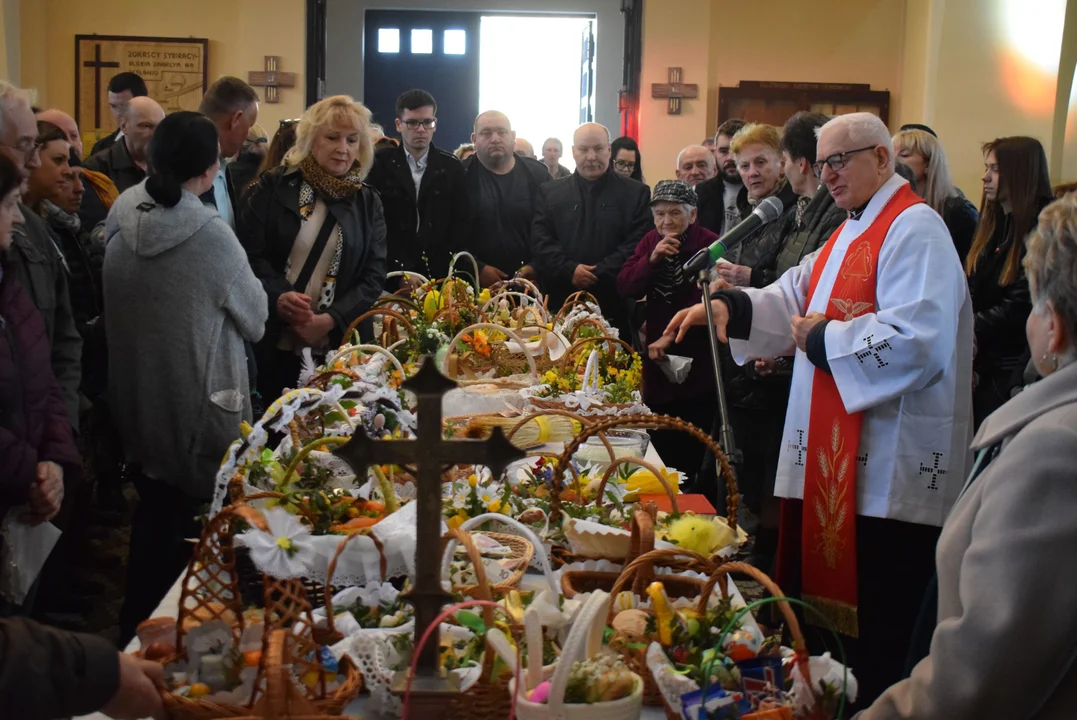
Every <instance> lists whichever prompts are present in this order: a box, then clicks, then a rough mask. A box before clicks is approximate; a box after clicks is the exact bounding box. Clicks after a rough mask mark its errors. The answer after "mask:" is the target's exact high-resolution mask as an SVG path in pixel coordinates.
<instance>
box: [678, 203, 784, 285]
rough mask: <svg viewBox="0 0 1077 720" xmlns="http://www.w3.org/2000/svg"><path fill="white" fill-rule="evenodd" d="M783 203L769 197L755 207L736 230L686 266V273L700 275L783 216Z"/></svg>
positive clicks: (698, 254) (724, 236) (699, 254)
mask: <svg viewBox="0 0 1077 720" xmlns="http://www.w3.org/2000/svg"><path fill="white" fill-rule="evenodd" d="M782 209H783V208H782V201H781V200H779V199H778V198H776V197H768V198H767V199H766V200H764V201H763V202H761V203H759V204H758V205H756V206H755V210H753V211H752V214H751V215H749V216H748V217H746V218H745V219H744V220H742V221H741V222H740V224H739V225H737V226H736V227H735V228H733V229H732V230H730V231H729V232H727V233H726V234H725V235H723V236H722V237H721V238H719V239H718V240H716V241H715V242H714V244H712V245H711V246H710V247H706V248H703V249H702V250H700V251H699V252H697V253H696V254H695V255H693V256H692V258H691V259H690V260H689V261H688V262H686V263H685V264H684V271H685V272H686V273H689V274H691V275H698V274H699V273H701V272H703V271H704V270H706V269H707V268H709V267H710V266H712V265H714V263H716V262H718V261H719V260H720V259H721V258H722V257H723V256H724V255H725V254H726V253H727V252H729V251H730V250H732V249H733V248H735V247H736V246H737V245H740V244H741V243H742V242H744V240H745V239H747V238H748V237H749V236H750V235H752V233H754V232H755V231H756V230H758V229H759V228H761V227H763V226H764V225H766V224H767V223H769V222H774V221H775V220H777V219H778V216H779V215H781V214H782Z"/></svg>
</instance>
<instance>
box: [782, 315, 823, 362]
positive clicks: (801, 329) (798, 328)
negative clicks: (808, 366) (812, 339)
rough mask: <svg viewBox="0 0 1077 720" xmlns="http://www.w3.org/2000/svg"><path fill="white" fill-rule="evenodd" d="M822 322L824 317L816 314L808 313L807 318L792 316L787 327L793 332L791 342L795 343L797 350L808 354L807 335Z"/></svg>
mask: <svg viewBox="0 0 1077 720" xmlns="http://www.w3.org/2000/svg"><path fill="white" fill-rule="evenodd" d="M824 320H826V315H823V314H822V313H817V312H813V313H808V315H807V317H801V316H800V315H794V316H793V319H792V320H791V321H790V323H789V327H790V329H791V330H792V331H793V341H794V342H796V344H797V348H799V349H800V350H801V352H808V333H810V332H811V330H812V328H813V327H815V326H816V325H818V324H819V323H821V322H822V321H824Z"/></svg>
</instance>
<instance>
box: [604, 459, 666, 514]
mask: <svg viewBox="0 0 1077 720" xmlns="http://www.w3.org/2000/svg"><path fill="white" fill-rule="evenodd" d="M629 464H634V465H642V466H643V469H645V470H649V471H650V472H651V473H652V474H653V475H654V476H655V477H656V478H658V482H660V483H662V489H663V490H665V491H666V495H667V496H668V497H669V504H670V509H671V510H672V511H673V514H674V515H677V514H679V513H680V509H679V508H678V507H677V494H676V493H675V492H673V486H671V485H670V484H669V482H668V481H667V480H666V478H665V476H663V475H662V473H661V472H660V471H659V470H658V468H657V467H655V466H654V465H652V464H651V463H650V461H648V460H644V459H643V458H638V457H630V456H625V457H620V458H617V459H616V460H614V461H613V462H612V463H610V465H609V467H607V468H606V472H604V473H602V482H601V483H599V486H598V494H597V495H596V496H595V506H596V507H602V492H603V491H604V490H605V489H606V483H607V482H609V479H610V476H611V475H613V471H614V470H616V469H617V468H618V466H620V465H629Z"/></svg>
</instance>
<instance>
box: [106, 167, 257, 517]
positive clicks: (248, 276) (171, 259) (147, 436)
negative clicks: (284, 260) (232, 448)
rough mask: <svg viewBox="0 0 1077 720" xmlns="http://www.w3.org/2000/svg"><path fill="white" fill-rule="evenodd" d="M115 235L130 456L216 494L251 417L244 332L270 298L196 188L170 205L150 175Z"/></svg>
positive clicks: (116, 308)
mask: <svg viewBox="0 0 1077 720" xmlns="http://www.w3.org/2000/svg"><path fill="white" fill-rule="evenodd" d="M105 236H106V238H108V247H107V249H106V251H105V265H104V285H105V330H106V332H107V335H108V347H109V394H110V397H111V400H112V403H113V416H114V417H115V418H116V421H117V423H118V425H119V430H120V435H121V439H122V441H123V445H124V452H125V454H126V456H127V459H128V460H130V461H132V462H135V463H138V464H140V465H141V469H142V472H143V474H145V475H146V476H148V477H151V478H154V479H156V480H160V481H162V482H165V483H168V484H170V485H175V486H178V487H179V488H180V489H181V490H183V491H184V492H185V493H186V494H188V495H190V496H191V497H194V498H200V499H209V498H210V497H211V496H212V494H213V480H214V475H215V473H216V470H217V468H218V466H219V465H220V462H221V458H222V457H223V455H224V453H225V451H226V450H227V448H228V445H229V444H230V443H231V442H232V440H234V439H235V438H237V437H239V424H240V422H241V421H243V420H250V419H251V403H250V397H249V396H248V388H249V387H250V383H249V380H248V376H247V361H246V355H245V353H244V340H248V341H250V342H255V341H257V340H258V339H260V338H261V337H262V333H263V332H264V331H265V322H266V315H267V314H268V303H267V301H266V294H265V290H263V289H262V284H261V283H260V282H259V281H258V278H256V277H255V276H254V273H253V272H252V271H251V268H250V265H249V264H248V263H247V256H246V253H244V251H243V248H242V247H241V246H240V244H239V241H238V240H237V239H236V236H235V233H233V232H232V229H231V228H230V227H228V225H227V224H226V223H225V222H224V220H222V219H221V217H220V215H218V214H217V211H216V210H214V209H212V208H209V207H207V206H205V205H203V204H202V202H201V201H200V200H199V199H198V198H197V197H195V196H194V195H193V194H191V193H189V192H187V191H184V192H183V197H182V199H181V200H180V202H179V203H178V204H177V205H176V206H175V207H172V208H166V207H163V206H162V205H159V204H157V203H155V202H154V200H153V198H152V197H151V196H150V195H149V193H148V192H146V186H145V182H142V183H140V184H139V185H136V186H135V187H132V188H131V189H129V190H128V191H127V192H125V193H123V194H122V195H120V197H119V199H118V200H117V201H116V203H115V205H113V206H112V210H111V211H110V212H109V216H108V221H107V224H106V230H105Z"/></svg>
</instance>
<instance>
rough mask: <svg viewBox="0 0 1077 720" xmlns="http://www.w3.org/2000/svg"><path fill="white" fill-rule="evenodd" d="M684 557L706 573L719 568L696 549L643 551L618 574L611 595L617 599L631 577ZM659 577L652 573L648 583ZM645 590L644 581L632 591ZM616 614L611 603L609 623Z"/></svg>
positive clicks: (635, 592) (640, 593)
mask: <svg viewBox="0 0 1077 720" xmlns="http://www.w3.org/2000/svg"><path fill="white" fill-rule="evenodd" d="M684 558H687V559H688V560H689V561H690V566H691V567H694V568H698V569H700V570H702V571H703V572H706V573H712V572H714V570H715V569H716V568H717V566H716V565H715V563H714V561H713V560H711V559H710V558H706V557H703V556H702V555H700V554H699V553H697V552H695V551H694V550H686V549H684V548H663V549H661V550H651V551H649V552H645V553H643V554H642V555H640V556H639V557H637V558H636V559H635V560H633V561H632V562H630V563H628V564H627V565H625V567H624V569H623V570H621V574H620V575H618V576H617V581H616V582H614V584H613V589H612V590H611V591H610V596H611V597H612V598H613V599H614V600H616V599H617V596H618V595H619V594H621V592H623V591H624V589H625V585H627V584H628V581H629V580H630V579H633V578H635V577H637V576H638V575H641V574H642V573H644V572H647V570H648V569H653V568H654V567H655V566H656V565H663V564H665V563H666V562H667V561H670V562H672V561H676V560H679V559H684ZM657 578H658V576H657V575H654V574H653V573H652V575H651V577H650V579H649V582H647V585H649V584H650V583H651V582H654V580H655V579H657ZM645 591H646V587H645V586H644V585H643V584H642V583H640V586H639V589H638V590H637V588H636V586H635V584H634V585H633V589H632V593H633V594H634V595H640V596H642V595H643V592H645ZM615 614H616V613H615V612H614V607H613V606H612V605H611V606H610V612H609V615H608V616H607V618H606V624H607V625H610V624H612V623H613V616H614V615H615Z"/></svg>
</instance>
